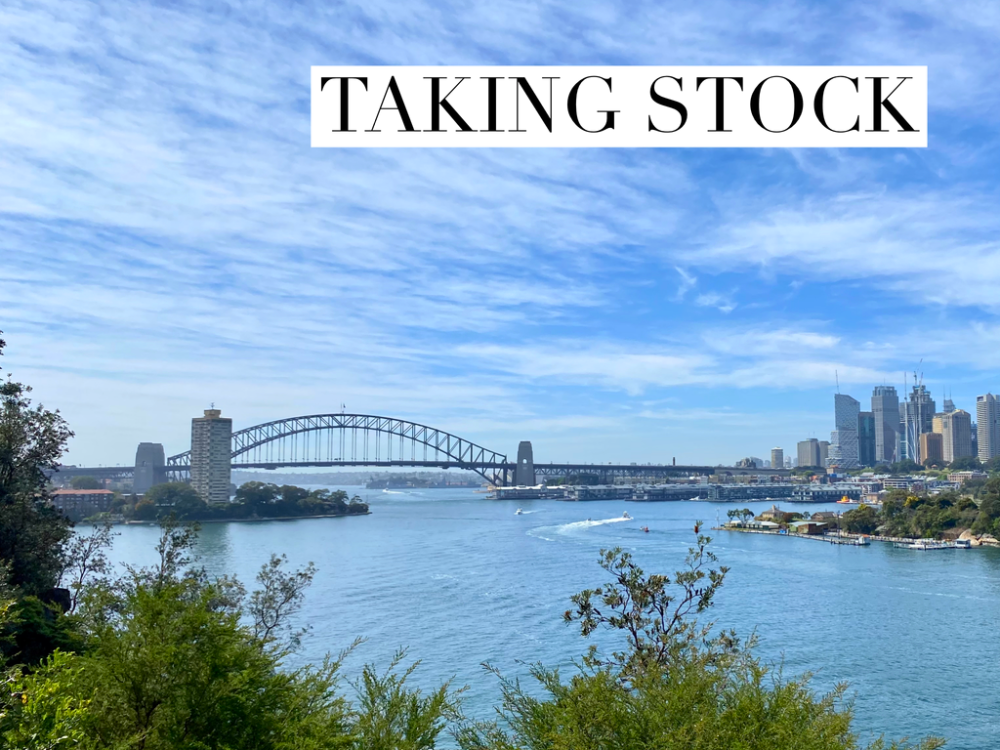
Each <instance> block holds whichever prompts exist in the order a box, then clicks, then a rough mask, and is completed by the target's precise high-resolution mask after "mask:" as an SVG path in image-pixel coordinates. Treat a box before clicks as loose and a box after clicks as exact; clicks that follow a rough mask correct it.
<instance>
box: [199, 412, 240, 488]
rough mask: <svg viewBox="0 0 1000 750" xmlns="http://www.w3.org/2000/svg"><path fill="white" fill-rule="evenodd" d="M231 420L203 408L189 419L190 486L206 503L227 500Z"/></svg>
mask: <svg viewBox="0 0 1000 750" xmlns="http://www.w3.org/2000/svg"><path fill="white" fill-rule="evenodd" d="M232 438H233V420H231V419H226V418H223V416H222V411H220V410H219V409H205V416H204V417H195V418H194V419H192V420H191V486H192V487H193V488H194V489H195V491H196V492H197V493H198V494H199V495H201V497H202V499H203V500H204V501H205V502H207V503H225V502H228V501H229V481H230V464H231V456H232V442H233V439H232Z"/></svg>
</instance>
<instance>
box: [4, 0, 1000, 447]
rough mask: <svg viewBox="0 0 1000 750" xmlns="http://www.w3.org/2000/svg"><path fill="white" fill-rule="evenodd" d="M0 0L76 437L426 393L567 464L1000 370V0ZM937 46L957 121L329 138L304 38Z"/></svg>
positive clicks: (23, 375)
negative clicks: (426, 143) (507, 145)
mask: <svg viewBox="0 0 1000 750" xmlns="http://www.w3.org/2000/svg"><path fill="white" fill-rule="evenodd" d="M204 5H205V4H201V3H199V4H195V3H173V2H172V3H148V2H135V1H130V2H72V1H71V0H60V1H59V2H46V1H45V0H32V2H26V3H20V2H17V0H13V2H11V1H8V2H5V3H4V4H3V5H2V6H0V329H2V330H3V331H4V332H5V338H6V339H7V341H8V351H7V356H5V357H4V359H3V361H2V364H3V367H4V370H5V371H12V372H13V373H14V375H15V376H16V377H17V378H18V379H21V380H24V381H26V382H30V383H31V384H33V385H34V386H35V390H36V396H37V397H38V398H39V399H40V400H41V401H43V402H44V403H45V404H46V405H48V406H51V407H59V408H60V409H61V410H62V411H63V413H64V414H65V415H66V416H67V418H68V419H69V420H70V421H71V423H72V426H73V428H74V429H75V430H76V435H77V436H76V438H75V439H74V441H73V442H72V445H71V451H70V455H69V457H68V460H69V461H71V462H74V463H83V464H90V463H128V462H130V461H131V460H132V458H133V457H134V451H135V445H136V444H137V443H138V442H139V441H140V440H151V441H157V442H163V443H164V444H165V446H166V449H167V452H168V453H175V452H180V451H181V450H184V449H186V448H187V447H188V446H187V443H188V442H189V436H190V423H189V420H190V418H191V417H192V416H196V415H198V414H200V412H201V410H202V409H204V408H207V406H208V404H209V403H210V402H213V401H214V402H215V403H216V404H217V405H218V406H220V407H221V408H222V409H223V410H224V413H225V414H226V415H228V416H232V417H233V418H234V420H235V425H236V427H244V426H249V425H252V424H256V423H258V422H261V421H266V420H269V419H275V418H280V417H285V416H293V415H297V414H309V413H319V412H329V411H339V408H340V404H341V403H344V404H346V405H347V409H348V411H352V412H365V413H376V414H384V415H388V416H395V417H403V418H409V419H413V420H414V421H418V422H423V423H427V424H430V425H433V426H435V427H440V428H443V429H448V430H450V431H452V432H455V433H457V434H459V435H462V436H463V437H467V438H470V439H473V440H475V441H477V442H480V443H482V444H484V445H487V446H488V447H490V448H493V449H496V450H500V451H506V452H508V453H509V454H513V453H515V452H516V446H517V441H518V440H522V439H530V440H532V442H533V443H534V446H535V455H536V460H540V461H548V460H552V461H569V460H577V461H626V462H628V461H653V462H664V461H669V460H670V458H671V457H676V458H677V461H678V463H701V462H710V463H716V462H725V463H732V462H733V461H735V460H737V459H739V458H741V457H743V456H746V455H756V456H766V455H767V451H768V450H769V449H770V448H771V447H773V446H775V445H778V446H782V447H784V448H785V451H786V453H791V452H793V450H794V444H795V442H796V441H797V440H801V439H804V438H806V437H810V436H818V437H821V438H824V437H828V433H829V431H830V430H831V429H832V427H833V425H832V421H833V396H832V394H833V392H834V372H835V371H837V372H838V374H839V378H840V385H841V390H842V391H843V392H847V393H851V394H852V395H854V396H855V397H856V398H858V399H859V400H860V401H861V402H862V404H863V408H864V406H865V405H867V404H868V399H869V397H870V394H871V389H872V386H874V385H876V384H880V383H883V382H885V383H889V384H893V385H896V386H897V388H900V387H901V386H902V380H903V372H904V371H912V370H913V369H914V368H915V367H916V366H917V363H918V362H919V361H920V360H921V359H923V365H922V369H923V372H924V377H925V381H926V382H927V384H928V386H929V387H930V389H931V391H932V393H933V395H934V396H935V397H936V398H937V399H938V401H939V403H940V399H941V393H942V390H943V389H944V388H947V389H949V390H950V391H952V392H953V393H954V399H955V401H956V403H957V404H958V406H959V407H964V408H966V409H969V410H974V409H973V407H974V403H975V396H976V395H977V394H978V393H983V392H986V391H987V390H992V391H996V390H998V389H1000V378H998V377H997V368H998V366H1000V347H998V344H1000V325H998V320H1000V319H998V308H1000V292H998V289H1000V253H998V249H997V248H998V245H997V236H998V230H1000V211H998V210H997V206H998V200H997V198H998V189H997V184H996V183H997V181H996V179H995V174H996V173H997V168H998V166H1000V165H998V162H1000V158H998V154H997V147H998V145H1000V139H998V137H997V129H998V126H1000V108H998V103H1000V91H998V89H997V88H996V86H995V81H996V80H997V79H998V73H1000V70H998V69H1000V56H998V54H997V53H996V49H997V48H998V43H1000V5H997V4H995V3H977V2H963V1H962V0H952V1H950V2H941V3H934V2H880V3H868V2H836V3H806V2H784V3H781V2H778V3H775V2H768V3H751V2H740V3H735V2H730V3H719V2H711V1H709V2H700V3H697V4H695V3H691V4H685V5H683V6H680V5H677V4H665V3H643V2H630V3H621V4H618V3H595V2H588V0H583V1H582V2H581V1H580V0H576V1H575V2H547V3H546V2H539V3H534V2H518V3H498V2H493V3H475V2H463V3H454V2H447V1H445V2H440V1H435V2H419V1H416V2H414V1H408V2H385V1H379V0H368V1H367V2H364V3H351V2H339V3H301V2H297V3H293V4H287V5H285V4H281V3H273V2H272V3H260V2H258V3H221V2H220V3H213V4H210V5H211V9H210V10H206V9H205V7H203V6H204ZM321 64H326V65H347V64H396V65H404V64H424V65H434V64H440V65H466V64H469V65H471V64H484V65H486V64H500V65H502V64H523V65H531V64H537V65H560V64H563V65H573V64H616V65H627V64H636V65H683V64H688V65H694V64H720V65H721V64H774V65H782V64H787V65H818V64H845V65H847V64H850V65H859V64H860V65H877V64H897V65H927V66H928V68H929V71H928V73H929V80H930V84H929V107H930V111H929V118H930V126H929V148H927V149H926V150H893V149H886V150H866V149H858V150H846V149H845V150H821V149H817V150H716V151H708V150H687V151H684V150H666V149H664V150H635V151H628V150H559V149H548V150H500V149H497V150H397V151H390V150H379V151H368V150H363V151H362V150H357V151H348V150H339V149H310V147H309V67H310V66H311V65H321Z"/></svg>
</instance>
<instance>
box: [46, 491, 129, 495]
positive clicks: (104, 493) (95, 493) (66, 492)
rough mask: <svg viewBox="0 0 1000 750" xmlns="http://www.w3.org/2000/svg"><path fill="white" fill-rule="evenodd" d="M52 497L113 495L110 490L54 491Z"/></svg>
mask: <svg viewBox="0 0 1000 750" xmlns="http://www.w3.org/2000/svg"><path fill="white" fill-rule="evenodd" d="M52 494H53V495H113V494H115V493H113V492H112V491H111V490H56V491H55V492H53V493H52Z"/></svg>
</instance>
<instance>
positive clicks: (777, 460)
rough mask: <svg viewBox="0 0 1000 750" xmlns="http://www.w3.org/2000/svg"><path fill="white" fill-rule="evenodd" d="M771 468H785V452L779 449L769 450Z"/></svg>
mask: <svg viewBox="0 0 1000 750" xmlns="http://www.w3.org/2000/svg"><path fill="white" fill-rule="evenodd" d="M771 468H772V469H784V468H785V451H784V450H782V449H781V448H771Z"/></svg>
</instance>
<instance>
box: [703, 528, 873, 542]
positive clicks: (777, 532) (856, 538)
mask: <svg viewBox="0 0 1000 750" xmlns="http://www.w3.org/2000/svg"><path fill="white" fill-rule="evenodd" d="M712 530H713V531H738V532H740V533H742V534H767V535H769V536H785V537H791V538H793V539H812V540H813V541H814V542H826V543H827V544H842V545H845V546H848V547H867V546H869V545H870V544H871V541H870V538H869V537H867V536H865V535H864V534H858V535H847V536H845V535H841V534H801V533H798V532H795V531H785V530H784V529H748V528H745V527H741V526H713V527H712Z"/></svg>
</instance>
